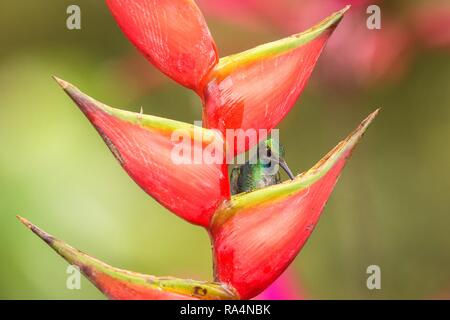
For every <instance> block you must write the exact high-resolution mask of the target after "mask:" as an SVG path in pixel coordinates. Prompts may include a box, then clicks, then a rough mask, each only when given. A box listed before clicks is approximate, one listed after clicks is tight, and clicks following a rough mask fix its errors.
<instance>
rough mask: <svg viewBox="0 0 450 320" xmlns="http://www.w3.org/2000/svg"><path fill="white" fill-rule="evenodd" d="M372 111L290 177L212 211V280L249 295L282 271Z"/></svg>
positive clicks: (301, 242) (302, 241)
mask: <svg viewBox="0 0 450 320" xmlns="http://www.w3.org/2000/svg"><path fill="white" fill-rule="evenodd" d="M377 113H378V112H375V113H373V114H371V115H370V116H369V117H368V118H367V119H366V120H364V121H363V122H362V124H361V125H360V126H359V127H358V128H357V129H356V130H355V131H354V132H353V133H352V134H351V135H350V136H348V137H347V139H345V140H344V141H342V142H341V143H340V144H339V145H337V146H336V147H335V148H334V149H333V150H332V151H331V152H330V153H328V154H327V155H326V156H325V157H324V158H323V159H322V160H320V161H319V162H318V163H317V164H316V165H315V166H314V167H313V168H312V169H310V170H309V171H307V172H305V173H303V174H300V175H299V176H298V177H296V179H295V180H293V181H287V182H285V183H282V184H278V185H275V186H272V187H268V188H264V189H260V190H257V191H253V192H250V193H244V194H240V195H236V196H233V197H232V198H231V200H230V201H229V202H227V203H225V204H224V205H223V206H222V207H221V208H220V209H219V210H218V211H217V213H216V214H215V216H214V219H213V222H212V226H211V229H210V233H211V237H212V239H213V248H214V249H213V251H214V257H215V259H214V262H215V275H216V279H217V280H220V281H221V282H223V283H227V284H229V285H231V286H232V287H233V288H235V289H236V290H237V292H238V293H239V296H240V297H241V298H242V299H250V298H252V297H254V296H256V295H257V294H259V293H260V292H261V291H263V290H264V289H265V288H267V286H269V285H270V284H271V283H272V282H273V281H274V280H275V279H276V278H277V277H278V276H279V275H281V273H282V272H283V271H284V270H285V269H286V268H287V266H288V265H289V264H290V263H291V262H292V260H293V259H294V258H295V257H296V256H297V254H298V252H299V251H300V249H301V248H302V247H303V245H304V244H305V242H306V240H307V239H308V238H309V236H310V234H311V232H312V231H313V229H314V227H315V225H316V224H317V221H318V220H319V217H320V214H321V212H322V209H323V208H324V206H325V204H326V202H327V200H328V198H329V196H330V194H331V192H332V191H333V187H334V185H335V184H336V181H337V179H338V178H339V175H340V174H341V171H342V169H343V168H344V165H345V163H346V161H347V159H348V157H349V156H350V155H351V153H352V151H353V149H354V147H355V146H356V144H357V143H358V141H359V139H360V138H361V137H362V135H363V134H364V132H365V131H366V129H367V127H368V126H369V124H370V123H371V122H372V120H373V119H374V118H375V116H376V115H377Z"/></svg>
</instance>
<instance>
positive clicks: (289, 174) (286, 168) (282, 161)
mask: <svg viewBox="0 0 450 320" xmlns="http://www.w3.org/2000/svg"><path fill="white" fill-rule="evenodd" d="M277 163H278V164H279V165H280V167H281V168H283V170H284V171H285V172H286V173H287V175H288V176H289V178H290V179H291V180H294V179H295V176H294V174H293V173H292V171H291V169H289V167H288V165H287V163H286V161H284V159H283V158H278V159H277Z"/></svg>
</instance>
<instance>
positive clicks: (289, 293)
mask: <svg viewBox="0 0 450 320" xmlns="http://www.w3.org/2000/svg"><path fill="white" fill-rule="evenodd" d="M305 299H307V297H306V295H305V293H304V290H303V289H302V288H301V285H300V282H299V280H298V277H297V276H296V274H295V272H294V271H293V270H292V268H290V269H288V270H286V271H285V272H284V273H283V274H282V275H281V276H280V277H279V278H278V279H277V280H276V281H275V282H274V283H272V285H271V286H270V287H269V288H267V289H266V290H264V291H263V292H262V293H260V294H259V295H258V296H256V297H255V298H254V299H253V300H305Z"/></svg>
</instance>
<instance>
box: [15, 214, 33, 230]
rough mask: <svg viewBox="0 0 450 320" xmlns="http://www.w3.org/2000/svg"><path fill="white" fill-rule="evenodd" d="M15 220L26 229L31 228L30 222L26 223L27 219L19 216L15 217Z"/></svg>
mask: <svg viewBox="0 0 450 320" xmlns="http://www.w3.org/2000/svg"><path fill="white" fill-rule="evenodd" d="M16 218H17V219H19V221H20V222H21V223H23V224H24V225H25V226H26V227H28V228H31V226H32V224H31V222H30V221H28V220H27V219H25V218H24V217H21V216H19V215H16Z"/></svg>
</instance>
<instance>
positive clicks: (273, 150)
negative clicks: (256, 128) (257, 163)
mask: <svg viewBox="0 0 450 320" xmlns="http://www.w3.org/2000/svg"><path fill="white" fill-rule="evenodd" d="M258 154H259V157H260V158H261V159H262V160H263V162H264V163H266V164H267V165H269V166H270V165H272V164H278V165H279V166H280V167H281V168H283V170H284V171H285V172H286V174H287V175H288V176H289V178H290V179H291V180H294V178H295V177H294V175H293V173H292V171H291V170H290V169H289V167H288V165H287V163H286V161H285V160H284V156H285V149H284V147H283V146H282V145H281V144H280V142H279V140H278V139H276V138H274V137H270V138H267V139H266V140H265V141H263V142H261V143H260V144H259V145H258Z"/></svg>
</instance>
